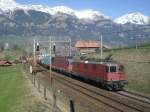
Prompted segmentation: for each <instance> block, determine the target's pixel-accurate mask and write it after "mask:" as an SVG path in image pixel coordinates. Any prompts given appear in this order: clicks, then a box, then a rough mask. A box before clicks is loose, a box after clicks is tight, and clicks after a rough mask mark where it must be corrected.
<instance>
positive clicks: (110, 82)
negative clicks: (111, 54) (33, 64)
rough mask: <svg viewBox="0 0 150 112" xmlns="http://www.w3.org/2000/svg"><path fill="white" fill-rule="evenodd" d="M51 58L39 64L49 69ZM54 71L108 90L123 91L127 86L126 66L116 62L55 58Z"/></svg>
mask: <svg viewBox="0 0 150 112" xmlns="http://www.w3.org/2000/svg"><path fill="white" fill-rule="evenodd" d="M49 63H50V61H49V56H46V57H43V58H41V59H40V60H39V64H41V65H43V66H45V67H49ZM51 65H52V70H54V71H56V72H60V73H64V74H68V75H69V76H76V77H80V78H82V79H84V80H90V81H93V82H95V83H97V84H98V85H99V86H102V87H104V88H106V89H108V90H122V89H123V87H124V86H125V85H126V84H127V81H126V78H125V73H124V70H123V69H124V66H123V65H121V64H120V63H118V62H115V61H102V62H96V61H84V60H75V59H71V58H69V57H54V58H52V60H51Z"/></svg>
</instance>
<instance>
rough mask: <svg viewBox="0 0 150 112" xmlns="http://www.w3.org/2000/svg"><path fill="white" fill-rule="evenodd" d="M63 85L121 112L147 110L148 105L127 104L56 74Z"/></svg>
mask: <svg viewBox="0 0 150 112" xmlns="http://www.w3.org/2000/svg"><path fill="white" fill-rule="evenodd" d="M55 80H57V81H59V82H61V83H63V84H64V85H66V86H68V87H70V88H73V89H74V90H76V91H78V92H81V93H83V94H85V95H87V96H88V97H90V98H92V99H94V100H97V101H98V102H101V103H103V104H105V105H106V106H108V107H111V108H113V109H115V110H116V111H121V112H149V109H150V108H149V107H148V106H147V107H146V106H141V105H140V104H137V103H134V104H131V103H130V104H129V103H127V102H123V101H121V100H118V99H116V98H112V97H113V96H109V95H104V94H102V93H100V92H97V91H93V90H90V89H87V88H86V87H84V86H82V85H80V84H77V83H74V81H69V80H67V79H66V78H62V77H60V76H57V79H55ZM105 94H107V92H105Z"/></svg>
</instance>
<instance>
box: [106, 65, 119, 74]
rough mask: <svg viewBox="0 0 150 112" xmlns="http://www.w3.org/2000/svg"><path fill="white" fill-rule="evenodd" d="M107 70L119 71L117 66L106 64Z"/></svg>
mask: <svg viewBox="0 0 150 112" xmlns="http://www.w3.org/2000/svg"><path fill="white" fill-rule="evenodd" d="M105 71H106V72H107V73H108V72H117V67H116V66H105Z"/></svg>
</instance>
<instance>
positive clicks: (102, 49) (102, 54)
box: [101, 34, 103, 62]
mask: <svg viewBox="0 0 150 112" xmlns="http://www.w3.org/2000/svg"><path fill="white" fill-rule="evenodd" d="M102 59H103V37H102V34H101V62H102Z"/></svg>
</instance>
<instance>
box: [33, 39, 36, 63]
mask: <svg viewBox="0 0 150 112" xmlns="http://www.w3.org/2000/svg"><path fill="white" fill-rule="evenodd" d="M33 43H34V44H33V58H34V59H33V61H34V66H35V65H36V59H35V58H36V57H35V50H36V48H35V47H36V46H35V39H34V42H33Z"/></svg>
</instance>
